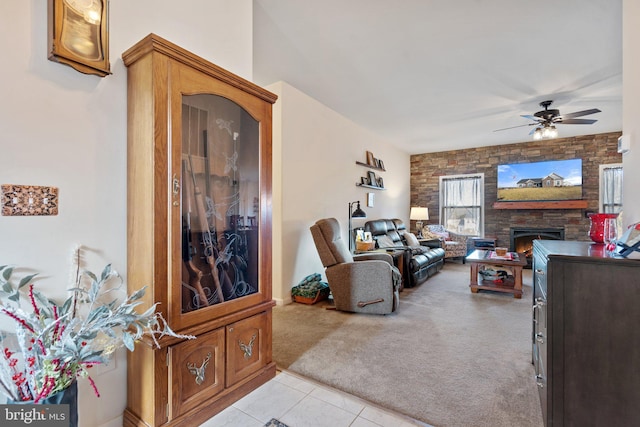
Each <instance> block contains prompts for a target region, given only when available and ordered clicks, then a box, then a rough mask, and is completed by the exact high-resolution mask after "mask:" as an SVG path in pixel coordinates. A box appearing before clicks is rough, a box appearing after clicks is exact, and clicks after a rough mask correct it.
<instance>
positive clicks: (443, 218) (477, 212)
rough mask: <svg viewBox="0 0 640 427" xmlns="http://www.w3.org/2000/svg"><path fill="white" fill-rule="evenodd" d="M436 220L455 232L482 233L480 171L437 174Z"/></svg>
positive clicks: (482, 211)
mask: <svg viewBox="0 0 640 427" xmlns="http://www.w3.org/2000/svg"><path fill="white" fill-rule="evenodd" d="M440 223H441V224H442V225H444V226H445V228H446V229H447V230H451V231H454V232H456V233H461V234H466V235H469V236H483V235H484V174H469V175H450V176H441V177H440Z"/></svg>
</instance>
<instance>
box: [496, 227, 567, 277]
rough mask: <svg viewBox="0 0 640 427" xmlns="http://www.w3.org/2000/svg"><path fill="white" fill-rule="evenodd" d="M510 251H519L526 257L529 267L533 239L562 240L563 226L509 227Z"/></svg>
mask: <svg viewBox="0 0 640 427" xmlns="http://www.w3.org/2000/svg"><path fill="white" fill-rule="evenodd" d="M509 235H510V238H511V239H510V240H511V246H510V247H509V250H510V251H511V252H521V253H524V254H525V256H526V257H527V266H526V267H525V268H531V264H532V261H533V241H534V240H536V239H540V240H564V228H539V227H511V228H510V232H509Z"/></svg>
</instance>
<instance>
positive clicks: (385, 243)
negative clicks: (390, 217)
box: [376, 234, 396, 248]
mask: <svg viewBox="0 0 640 427" xmlns="http://www.w3.org/2000/svg"><path fill="white" fill-rule="evenodd" d="M376 241H377V242H378V247H379V248H390V247H393V246H395V245H396V244H395V243H393V240H392V239H391V237H389V236H387V235H386V234H384V235H382V236H378V238H377V239H376Z"/></svg>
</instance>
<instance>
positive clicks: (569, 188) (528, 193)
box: [498, 159, 582, 202]
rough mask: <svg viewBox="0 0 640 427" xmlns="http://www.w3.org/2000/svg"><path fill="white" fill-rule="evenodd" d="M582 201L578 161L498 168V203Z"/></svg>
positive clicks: (519, 164)
mask: <svg viewBox="0 0 640 427" xmlns="http://www.w3.org/2000/svg"><path fill="white" fill-rule="evenodd" d="M579 199H582V159H572V160H550V161H545V162H533V163H511V164H503V165H499V166H498V201H499V202H506V201H538V200H579Z"/></svg>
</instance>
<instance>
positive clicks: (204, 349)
mask: <svg viewBox="0 0 640 427" xmlns="http://www.w3.org/2000/svg"><path fill="white" fill-rule="evenodd" d="M224 356H225V346H224V328H219V329H216V330H213V331H211V332H207V333H206V334H203V335H200V336H198V337H197V338H196V339H194V340H190V341H184V342H182V343H180V344H177V345H175V346H173V347H171V348H170V357H171V371H170V374H169V375H170V377H171V381H170V387H171V388H172V389H171V390H170V392H169V396H171V397H172V408H171V409H172V410H171V418H174V417H176V416H178V415H181V414H183V413H185V412H187V411H188V410H190V409H191V408H194V407H195V406H197V405H199V404H201V403H202V402H203V401H204V400H205V399H210V398H211V397H212V396H214V395H216V394H218V393H219V392H221V391H222V390H224V360H225V357H224Z"/></svg>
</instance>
